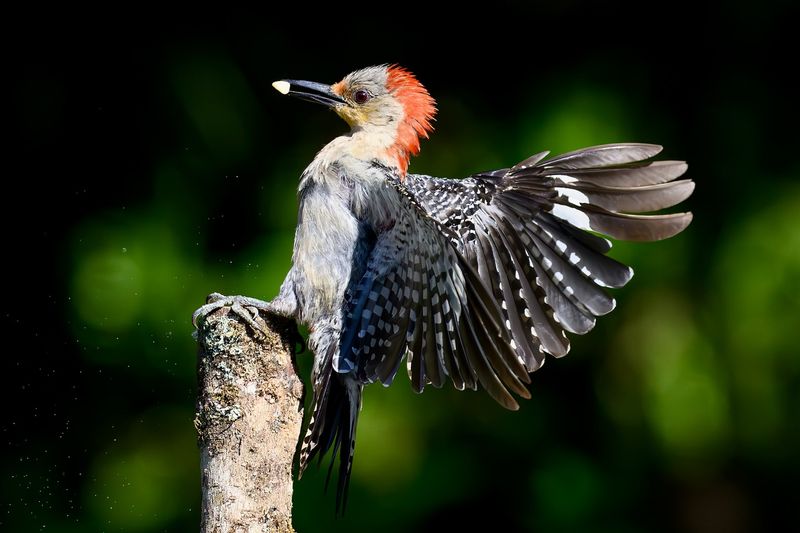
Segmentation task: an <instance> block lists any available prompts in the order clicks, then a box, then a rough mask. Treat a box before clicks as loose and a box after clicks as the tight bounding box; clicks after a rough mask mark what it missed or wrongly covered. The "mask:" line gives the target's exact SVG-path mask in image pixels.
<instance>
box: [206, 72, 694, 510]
mask: <svg viewBox="0 0 800 533" xmlns="http://www.w3.org/2000/svg"><path fill="white" fill-rule="evenodd" d="M273 86H274V87H275V88H276V89H277V90H278V91H280V92H281V93H283V94H289V95H292V96H297V97H299V98H303V99H306V100H310V101H312V102H317V103H321V104H324V105H326V106H328V107H330V108H331V109H333V110H334V111H335V112H336V113H337V114H338V115H339V116H340V117H342V118H343V119H344V120H345V121H346V122H347V123H348V124H349V125H350V128H351V130H350V132H349V133H347V134H346V135H342V136H340V137H337V138H335V139H334V140H332V141H331V142H330V143H328V144H327V145H326V146H325V147H324V148H323V149H322V150H320V152H319V153H318V154H317V156H316V157H315V158H314V160H313V161H312V162H311V164H310V165H309V166H308V168H307V169H306V170H305V171H304V172H303V174H302V176H301V177H300V185H299V192H298V196H299V200H300V207H299V217H298V223H297V231H296V233H295V242H294V253H293V256H292V261H293V265H292V268H291V270H290V271H289V273H288V275H287V276H286V280H285V281H284V282H283V285H282V287H281V289H280V294H279V295H278V297H277V298H275V299H274V300H272V301H271V302H269V303H267V302H261V301H259V300H254V299H250V298H244V297H231V298H229V297H223V296H221V295H212V296H213V297H212V298H211V299H210V303H209V304H208V305H206V306H203V307H202V308H200V309H199V310H198V311H197V313H196V314H195V319H197V318H198V317H202V316H204V315H205V314H207V313H208V312H210V311H211V310H213V309H215V308H217V307H220V306H222V305H231V306H233V307H234V309H238V310H240V311H242V307H252V308H256V309H262V310H265V311H268V312H271V313H276V314H279V315H283V316H287V317H292V318H295V319H297V320H298V321H300V322H302V323H304V324H306V325H308V327H309V331H310V336H309V347H310V348H311V350H312V351H313V353H314V367H313V395H314V396H313V398H314V399H313V411H312V413H311V417H310V419H309V422H308V428H307V432H306V434H305V437H304V439H303V443H302V448H301V455H300V472H301V474H302V472H303V470H304V469H305V468H306V466H307V465H308V463H309V461H310V460H311V459H313V458H314V457H315V456H318V455H319V456H323V455H324V454H325V453H326V452H327V451H328V450H329V449H331V448H333V449H334V455H335V454H336V453H337V451H338V454H339V461H340V462H339V479H338V490H337V508H339V507H340V506H341V505H343V504H344V499H345V498H346V492H347V486H348V483H349V477H350V472H351V468H352V461H353V452H354V447H355V433H356V422H357V419H358V413H359V410H360V408H361V390H362V387H363V386H364V385H365V384H369V383H373V382H375V381H380V382H381V383H383V384H384V385H388V384H390V383H391V382H392V380H393V379H394V377H395V375H396V374H397V372H398V369H399V367H400V364H401V362H402V360H403V359H404V358H405V360H406V366H407V369H408V374H409V377H410V379H411V383H412V387H413V388H414V390H416V391H418V392H420V391H422V389H423V388H424V387H425V385H427V384H430V385H432V386H434V387H441V386H442V385H444V383H445V382H446V381H447V380H448V379H449V380H450V381H452V383H453V385H454V386H455V387H456V388H457V389H465V388H469V389H477V388H478V387H479V386H480V387H483V388H484V389H486V391H487V392H488V393H489V394H490V395H491V396H492V398H494V399H495V400H497V402H499V403H500V404H501V405H502V406H504V407H506V408H508V409H517V408H518V405H517V402H516V400H515V399H514V397H513V396H512V395H511V392H514V393H516V394H517V395H519V396H521V397H523V398H530V393H529V392H528V390H527V389H526V387H525V385H526V384H527V383H530V378H529V375H528V374H529V373H530V372H533V371H534V370H537V369H538V368H539V367H540V366H541V365H542V363H543V362H544V358H545V355H546V354H551V355H554V356H556V357H560V356H563V355H565V354H566V353H567V352H568V351H569V341H568V339H567V336H566V335H565V331H568V332H571V333H577V334H583V333H586V332H587V331H589V330H590V329H592V327H593V326H594V324H595V319H596V317H597V316H601V315H604V314H606V313H608V312H610V311H611V310H612V309H614V306H615V301H614V299H613V298H611V297H610V296H609V295H608V294H607V292H606V291H605V290H604V287H622V286H623V285H625V284H626V283H627V282H628V280H630V279H631V276H632V275H633V271H632V270H631V268H629V267H627V266H625V265H623V264H621V263H619V262H617V261H615V260H614V259H611V258H609V257H608V256H606V255H605V254H606V252H608V250H609V249H610V248H611V243H610V242H609V241H608V240H606V239H605V238H603V237H600V236H598V235H597V234H605V235H608V236H610V237H613V238H617V239H624V240H631V241H655V240H659V239H664V238H667V237H671V236H673V235H675V234H677V233H679V232H680V231H682V230H683V229H684V228H686V226H687V225H688V224H689V222H690V221H691V219H692V215H691V213H677V214H666V215H663V214H662V215H640V214H637V213H647V212H652V211H657V210H659V209H663V208H667V207H670V206H673V205H675V204H677V203H678V202H681V201H683V200H684V199H686V198H687V197H688V196H689V195H690V194H691V193H692V190H693V189H694V183H693V182H692V181H690V180H679V181H673V180H675V179H676V178H677V177H679V176H681V175H682V174H683V173H684V171H685V170H686V164H685V163H683V162H679V161H655V162H654V161H650V159H651V158H652V157H653V156H655V155H656V154H658V153H659V152H660V150H661V147H660V146H655V145H651V144H635V143H626V144H608V145H603V146H594V147H591V148H585V149H583V150H578V151H575V152H570V153H568V154H564V155H560V156H557V157H552V158H550V159H547V152H542V153H539V154H536V155H534V156H531V157H529V158H528V159H526V160H525V161H523V162H521V163H519V164H517V165H515V166H513V167H511V168H505V169H501V170H495V171H491V172H484V173H480V174H475V175H473V176H470V177H468V178H466V179H461V180H452V179H443V178H434V177H431V176H424V175H417V174H408V173H407V169H408V163H409V158H410V156H412V155H416V154H417V153H418V152H419V139H420V137H424V138H427V136H428V134H429V133H430V132H431V130H432V126H431V121H432V120H433V117H434V114H435V113H436V107H435V104H434V100H433V98H431V97H430V95H429V94H428V91H427V90H425V88H424V87H423V86H422V85H421V84H420V83H419V82H418V81H417V79H416V78H415V77H414V76H413V75H412V74H411V73H410V72H408V71H407V70H405V69H403V68H401V67H398V66H387V65H382V66H376V67H369V68H366V69H363V70H358V71H356V72H353V73H352V74H349V75H348V76H347V77H345V78H344V79H343V80H342V81H340V82H338V83H335V84H333V85H325V84H320V83H313V82H307V81H295V80H283V81H277V82H275V83H274V84H273ZM332 461H333V460H332Z"/></svg>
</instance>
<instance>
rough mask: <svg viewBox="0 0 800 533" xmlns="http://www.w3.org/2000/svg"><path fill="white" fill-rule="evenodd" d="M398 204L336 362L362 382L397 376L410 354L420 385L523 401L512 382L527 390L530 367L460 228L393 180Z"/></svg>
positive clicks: (355, 297) (354, 297)
mask: <svg viewBox="0 0 800 533" xmlns="http://www.w3.org/2000/svg"><path fill="white" fill-rule="evenodd" d="M391 183H392V185H393V188H394V190H395V191H396V193H397V194H398V195H400V196H401V198H399V200H400V201H399V202H398V203H397V205H400V206H401V208H400V209H399V211H398V213H397V215H396V220H395V221H394V225H393V226H392V227H391V229H388V230H387V231H385V232H383V233H382V234H381V235H380V236H379V237H378V240H377V242H376V244H375V247H374V248H373V250H372V253H371V254H370V258H369V261H368V265H367V270H366V273H365V274H364V276H363V277H362V278H361V281H360V282H359V284H358V286H357V287H356V289H355V290H354V291H353V293H352V294H351V297H350V298H349V301H348V306H347V310H346V314H345V330H344V332H343V334H342V339H341V344H340V351H339V354H338V355H337V356H336V357H335V358H334V361H333V367H334V369H335V370H336V371H337V372H340V373H355V376H356V377H357V379H359V380H360V381H361V382H363V383H371V382H374V381H381V382H383V383H385V384H389V383H391V382H392V380H393V379H394V376H395V375H396V373H397V371H398V369H399V366H400V363H401V361H402V359H403V356H407V357H406V359H407V367H408V372H409V376H410V378H411V382H412V386H413V387H414V389H415V390H417V391H422V389H423V388H424V386H425V385H426V384H428V383H430V384H432V385H434V386H436V387H441V386H442V385H443V384H444V383H445V381H446V378H447V377H448V376H449V377H450V379H452V381H453V382H454V384H455V386H456V387H458V388H459V389H463V388H471V389H477V386H478V384H480V385H481V386H482V387H483V388H484V389H486V390H487V391H488V393H489V394H490V395H491V396H492V397H493V398H494V399H495V400H497V401H498V402H499V403H500V404H501V405H503V406H504V407H506V408H508V409H517V408H518V404H517V402H516V401H515V400H514V398H513V396H511V394H510V393H509V389H511V390H512V391H514V392H516V393H517V394H519V395H520V396H523V397H526V398H529V397H530V394H529V392H528V390H527V389H526V388H525V386H524V383H529V382H530V381H529V380H530V378H529V376H528V372H527V369H526V368H525V366H524V365H523V364H522V362H520V361H519V360H518V358H517V357H516V355H515V353H514V350H513V348H512V346H511V338H510V336H509V335H508V332H507V331H506V329H505V328H504V327H503V325H502V319H501V314H500V308H499V306H498V304H497V302H496V301H495V299H494V298H493V296H492V294H491V293H490V292H489V291H488V290H487V288H486V287H485V286H484V284H483V283H482V282H481V281H480V279H479V278H478V274H477V272H476V271H475V270H474V268H473V267H472V266H471V265H470V264H469V262H468V261H467V260H466V258H465V257H464V256H463V255H462V254H461V253H460V252H459V251H458V250H457V249H456V247H455V246H453V240H454V239H455V234H454V233H453V232H452V231H450V230H449V229H447V228H446V227H444V226H442V225H441V224H439V223H438V222H436V221H435V220H434V219H432V218H431V217H430V216H428V215H427V214H426V213H425V211H424V210H423V209H422V208H421V207H420V206H419V204H418V203H417V202H416V200H415V199H414V198H413V196H412V195H411V194H410V193H409V192H408V191H407V190H406V188H405V187H404V186H403V185H402V184H401V183H400V182H399V181H398V180H391Z"/></svg>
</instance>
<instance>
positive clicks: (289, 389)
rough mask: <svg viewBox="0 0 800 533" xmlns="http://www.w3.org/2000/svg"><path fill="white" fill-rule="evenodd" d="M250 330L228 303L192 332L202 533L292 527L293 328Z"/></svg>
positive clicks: (279, 322) (298, 391) (299, 408)
mask: <svg viewBox="0 0 800 533" xmlns="http://www.w3.org/2000/svg"><path fill="white" fill-rule="evenodd" d="M257 321H258V323H259V324H261V323H264V326H265V327H264V331H265V332H266V334H261V333H255V332H253V330H252V329H251V328H250V327H248V326H246V325H245V323H244V321H242V319H241V318H240V317H239V316H237V315H236V314H235V313H233V312H231V311H230V308H222V309H219V310H217V311H214V312H213V313H211V314H210V315H209V316H208V317H207V318H206V319H205V321H203V323H202V324H201V326H200V329H199V330H198V333H197V339H198V342H199V354H198V382H199V391H198V399H197V415H196V418H195V426H196V427H197V431H198V441H199V445H200V454H201V459H200V460H201V466H202V491H203V502H202V525H201V531H203V532H205V533H223V532H224V533H228V532H248V533H249V532H256V531H259V532H261V531H269V532H273V531H274V532H290V531H291V532H293V531H294V529H293V528H292V461H293V458H294V453H295V449H296V448H297V442H298V438H299V436H300V428H301V425H302V420H303V382H302V380H300V378H299V377H298V376H297V372H296V368H295V365H294V358H293V352H294V342H293V339H294V337H293V336H292V333H293V331H295V329H294V328H295V325H294V323H293V322H291V321H287V320H283V319H279V318H274V317H267V319H266V322H264V320H263V319H262V318H259V319H257Z"/></svg>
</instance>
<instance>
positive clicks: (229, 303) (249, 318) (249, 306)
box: [192, 292, 306, 353]
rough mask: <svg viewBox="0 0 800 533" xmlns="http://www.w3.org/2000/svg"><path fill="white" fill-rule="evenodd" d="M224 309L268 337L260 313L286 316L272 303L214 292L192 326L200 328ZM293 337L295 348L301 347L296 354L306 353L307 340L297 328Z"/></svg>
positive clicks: (200, 309) (200, 308) (195, 317)
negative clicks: (209, 318)
mask: <svg viewBox="0 0 800 533" xmlns="http://www.w3.org/2000/svg"><path fill="white" fill-rule="evenodd" d="M222 307H229V308H230V312H232V313H234V314H236V315H237V316H239V317H240V318H241V319H242V320H244V321H245V323H246V324H247V325H248V326H250V327H251V328H252V329H253V331H255V332H256V333H258V334H261V335H266V330H265V323H264V321H263V320H262V321H261V322H259V321H258V318H259V312H260V311H263V312H264V313H267V314H270V315H274V316H284V315H283V313H281V312H280V310H279V309H277V308H276V307H275V306H274V305H273V304H272V302H265V301H263V300H259V299H257V298H251V297H250V296H239V295H237V296H225V295H224V294H220V293H218V292H213V293H211V294H209V295H208V296H207V297H206V304H205V305H203V306H200V307H199V308H198V309H197V310H196V311H195V312H194V313H193V314H192V324H193V325H194V327H195V328H200V326H202V325H203V322H204V321H205V319H206V317H208V315H210V314H211V313H213V312H214V311H216V310H217V309H220V308H222ZM195 335H196V333H195ZM292 337H293V339H292V340H293V341H294V344H295V346H297V344H299V345H300V348H299V349H297V351H296V353H301V352H303V351H305V349H306V343H305V340H304V339H303V336H302V335H301V334H300V332H299V331H298V330H297V327H296V326H295V327H294V328H292Z"/></svg>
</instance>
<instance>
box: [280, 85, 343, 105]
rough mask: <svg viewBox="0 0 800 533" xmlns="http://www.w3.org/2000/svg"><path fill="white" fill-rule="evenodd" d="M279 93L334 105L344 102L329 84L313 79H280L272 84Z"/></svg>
mask: <svg viewBox="0 0 800 533" xmlns="http://www.w3.org/2000/svg"><path fill="white" fill-rule="evenodd" d="M272 86H273V87H275V90H276V91H278V92H279V93H281V94H288V95H289V96H296V97H297V98H300V99H302V100H308V101H309V102H315V103H317V104H323V105H326V106H328V107H334V106H337V105H341V104H344V103H346V102H345V101H344V100H343V99H342V97H341V96H339V95H338V94H336V93H335V92H333V90H332V89H331V86H330V85H325V84H324V83H317V82H314V81H302V80H280V81H276V82H274V83H273V84H272Z"/></svg>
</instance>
